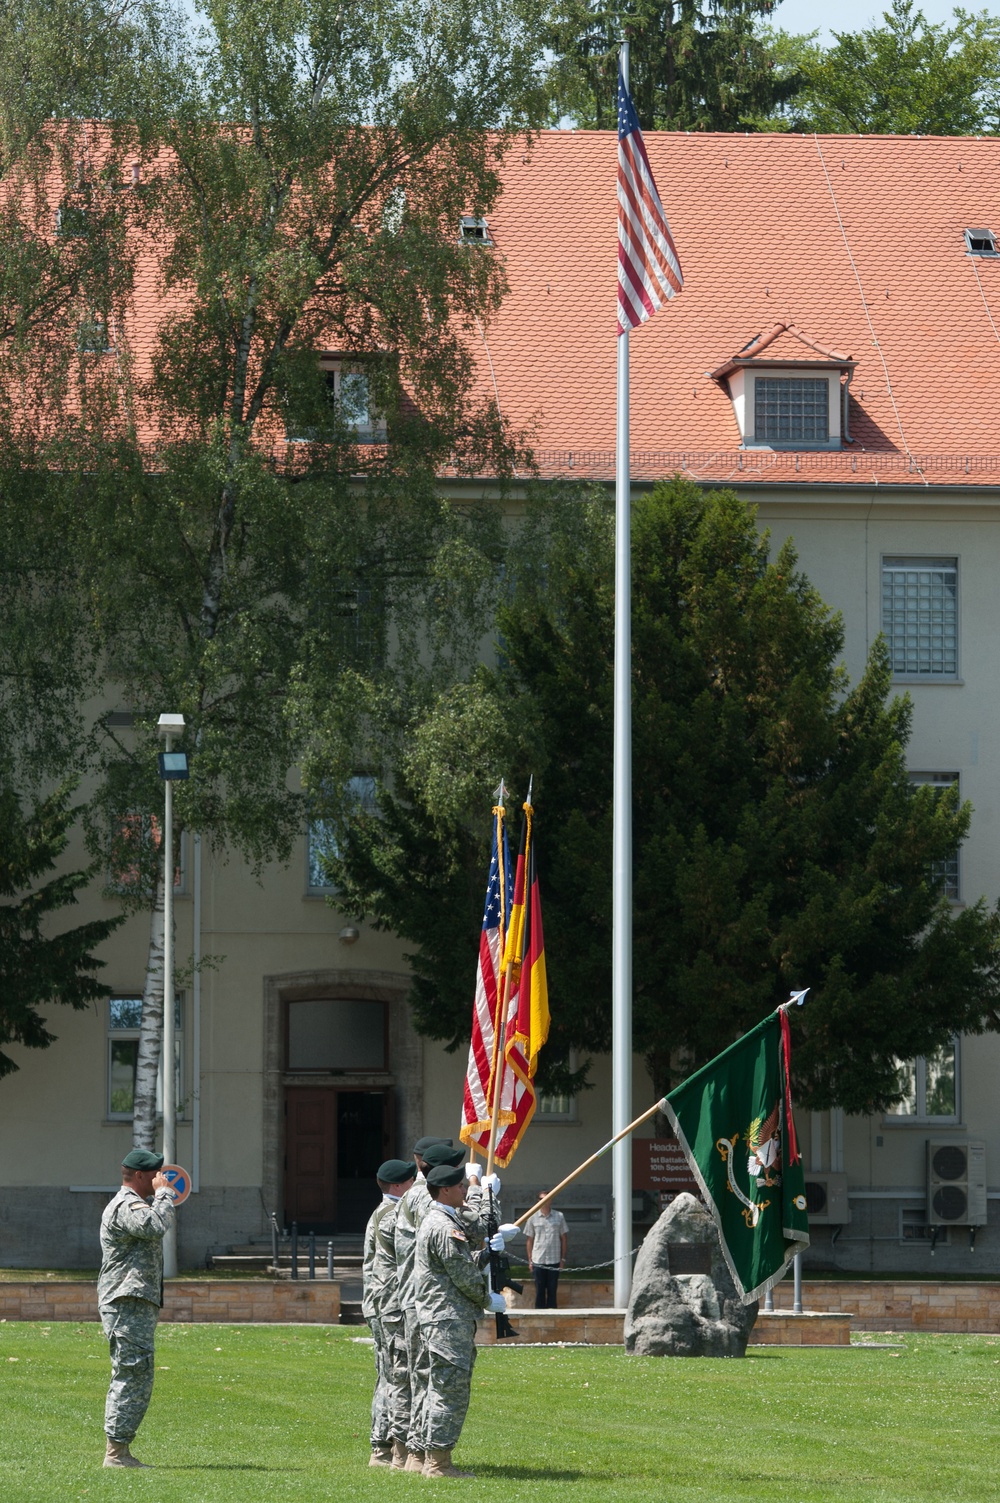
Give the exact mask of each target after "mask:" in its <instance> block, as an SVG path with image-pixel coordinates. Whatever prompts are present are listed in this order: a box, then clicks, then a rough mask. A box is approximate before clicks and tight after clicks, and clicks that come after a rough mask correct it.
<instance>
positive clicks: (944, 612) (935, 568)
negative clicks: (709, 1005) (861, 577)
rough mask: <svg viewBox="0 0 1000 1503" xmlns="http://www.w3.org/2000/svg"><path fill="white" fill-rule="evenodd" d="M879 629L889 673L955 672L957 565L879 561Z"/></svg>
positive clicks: (931, 674) (950, 675)
mask: <svg viewBox="0 0 1000 1503" xmlns="http://www.w3.org/2000/svg"><path fill="white" fill-rule="evenodd" d="M882 631H883V634H884V636H885V639H886V642H887V643H888V646H889V654H890V657H891V660H892V671H893V673H905V674H910V673H912V674H919V675H920V676H922V677H928V678H954V677H955V676H956V675H957V673H958V561H957V560H956V559H954V558H885V559H883V560H882Z"/></svg>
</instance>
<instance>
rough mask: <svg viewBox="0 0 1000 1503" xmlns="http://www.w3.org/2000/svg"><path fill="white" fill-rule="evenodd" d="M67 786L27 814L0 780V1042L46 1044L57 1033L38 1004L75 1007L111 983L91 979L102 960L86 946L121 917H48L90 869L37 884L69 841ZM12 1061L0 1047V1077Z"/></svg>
mask: <svg viewBox="0 0 1000 1503" xmlns="http://www.w3.org/2000/svg"><path fill="white" fill-rule="evenodd" d="M70 793H71V790H70V789H69V788H65V787H64V788H61V789H59V790H57V791H56V792H55V793H52V794H50V795H49V796H48V797H47V798H45V799H42V800H40V801H38V802H36V803H35V805H34V807H33V808H32V810H31V812H30V813H29V814H27V815H26V814H24V812H23V811H22V808H21V805H20V803H19V801H18V799H17V797H16V795H15V794H14V792H13V790H12V789H10V788H9V787H0V826H2V828H3V840H2V842H0V899H2V900H3V901H0V1044H23V1045H25V1046H26V1047H27V1048H29V1049H47V1048H48V1047H49V1045H50V1044H54V1043H55V1041H56V1035H55V1034H54V1033H50V1032H49V1030H48V1028H47V1027H46V1022H47V1019H46V1018H45V1017H43V1016H42V1014H41V1012H40V1011H39V1009H40V1008H42V1007H47V1006H51V1005H56V1004H61V1005H63V1006H67V1007H72V1008H75V1009H76V1010H77V1011H78V1012H79V1011H81V1010H82V1009H84V1008H86V1007H88V1006H89V1005H90V1003H91V1002H94V1001H96V1000H97V999H98V998H99V997H106V996H108V994H109V993H110V990H111V988H110V987H108V986H104V985H103V984H102V983H101V982H99V981H98V980H97V979H96V975H95V972H97V971H98V970H100V969H101V967H102V966H103V964H104V962H103V961H102V960H97V959H96V958H95V957H94V955H93V954H92V953H91V951H92V950H93V949H94V947H95V946H96V945H99V944H101V943H102V942H103V941H104V940H105V939H107V937H108V935H109V934H111V933H112V932H113V931H114V930H115V929H116V928H117V927H118V925H119V924H120V923H121V919H120V918H112V919H101V920H96V921H94V922H92V923H89V924H80V925H79V926H78V927H77V928H75V929H65V930H63V931H62V932H61V933H60V932H57V931H56V929H55V926H54V924H53V923H52V922H51V920H52V916H53V915H54V914H56V913H58V912H59V910H60V909H62V908H67V907H69V906H71V905H72V904H74V903H75V902H76V901H77V897H76V894H77V893H78V892H79V890H80V889H81V888H82V887H85V886H86V885H87V883H88V882H89V881H90V880H91V878H92V877H93V875H94V873H93V870H84V871H72V872H65V873H63V874H62V875H60V876H58V877H50V878H49V880H48V881H45V882H41V883H39V878H41V877H43V876H44V875H45V873H47V872H50V871H51V870H52V869H53V867H54V866H55V864H56V862H57V861H58V859H59V857H60V856H61V855H62V853H63V851H64V850H65V849H66V846H67V844H68V842H69V835H68V831H69V829H70V827H71V826H72V824H73V821H74V820H75V818H76V815H77V812H78V811H77V810H75V809H73V808H72V807H71V806H70V802H69V800H70ZM17 1068H18V1067H17V1065H16V1064H15V1063H14V1061H13V1059H11V1057H10V1055H9V1054H5V1053H3V1052H2V1050H0V1078H2V1077H3V1076H4V1075H9V1074H10V1073H11V1071H13V1070H16V1069H17Z"/></svg>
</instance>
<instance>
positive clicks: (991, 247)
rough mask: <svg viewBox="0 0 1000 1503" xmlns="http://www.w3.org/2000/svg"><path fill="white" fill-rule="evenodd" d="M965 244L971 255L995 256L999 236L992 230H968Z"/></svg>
mask: <svg viewBox="0 0 1000 1503" xmlns="http://www.w3.org/2000/svg"><path fill="white" fill-rule="evenodd" d="M965 244H966V248H967V249H968V252H969V255H970V256H995V255H997V254H998V252H997V237H996V236H995V235H994V233H993V231H992V230H966V232H965Z"/></svg>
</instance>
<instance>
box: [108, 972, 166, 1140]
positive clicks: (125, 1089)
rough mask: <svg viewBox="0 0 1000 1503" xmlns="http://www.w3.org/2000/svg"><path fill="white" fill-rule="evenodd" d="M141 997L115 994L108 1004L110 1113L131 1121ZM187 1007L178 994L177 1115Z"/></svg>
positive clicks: (159, 1099) (159, 1086) (159, 1104)
mask: <svg viewBox="0 0 1000 1503" xmlns="http://www.w3.org/2000/svg"><path fill="white" fill-rule="evenodd" d="M141 1023H142V998H141V997H112V998H111V999H110V1001H109V1003H108V1116H109V1117H111V1118H112V1119H114V1120H115V1121H119V1122H130V1121H131V1120H132V1116H133V1113H134V1107H135V1070H136V1065H137V1064H138V1062H139V1028H140V1025H141ZM183 1025H184V1008H183V1005H182V999H181V998H180V997H179V996H178V997H177V999H176V1001H175V1003H174V1030H175V1031H174V1067H175V1071H176V1079H175V1082H174V1090H175V1092H176V1097H175V1099H176V1101H177V1115H178V1117H183V1115H184V1093H183V1090H182V1088H181V1082H182V1080H183V1040H184V1033H183ZM156 1109H157V1111H158V1112H160V1113H161V1114H162V1112H163V1062H162V1060H161V1062H160V1072H159V1077H158V1079H157V1082H156Z"/></svg>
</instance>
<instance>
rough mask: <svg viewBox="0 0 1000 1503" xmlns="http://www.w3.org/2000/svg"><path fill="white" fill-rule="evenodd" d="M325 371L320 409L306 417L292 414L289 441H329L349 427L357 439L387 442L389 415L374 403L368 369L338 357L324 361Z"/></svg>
mask: <svg viewBox="0 0 1000 1503" xmlns="http://www.w3.org/2000/svg"><path fill="white" fill-rule="evenodd" d="M321 374H322V383H323V384H322V388H321V392H320V396H319V402H318V406H319V411H318V412H316V413H310V415H309V417H307V418H305V419H303V418H302V417H301V416H296V415H294V414H290V415H289V418H288V422H287V426H286V432H285V437H286V438H287V440H288V442H289V443H313V444H315V443H329V442H330V441H332V440H333V439H335V438H336V437H337V436H338V433H339V434H342V433H343V430H344V429H346V430H347V436H348V437H350V438H353V439H354V441H355V442H356V443H359V444H376V443H384V442H385V440H386V424H385V419H384V418H383V417H382V416H381V415H380V414H379V413H377V412H376V411H375V410H374V407H373V405H372V400H371V383H370V380H369V377H368V372H367V371H365V370H361V369H358V368H357V367H355V368H353V369H352V368H351V367H350V366H347V365H345V364H344V363H343V362H342V361H339V360H338V361H324V362H323V364H322V368H321ZM310 405H312V404H311V403H310Z"/></svg>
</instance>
